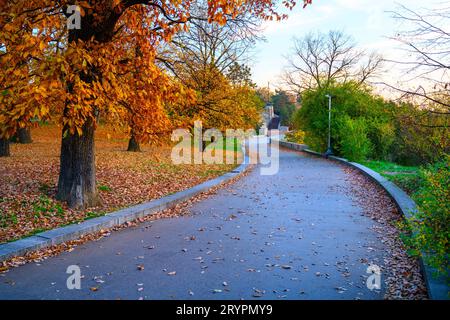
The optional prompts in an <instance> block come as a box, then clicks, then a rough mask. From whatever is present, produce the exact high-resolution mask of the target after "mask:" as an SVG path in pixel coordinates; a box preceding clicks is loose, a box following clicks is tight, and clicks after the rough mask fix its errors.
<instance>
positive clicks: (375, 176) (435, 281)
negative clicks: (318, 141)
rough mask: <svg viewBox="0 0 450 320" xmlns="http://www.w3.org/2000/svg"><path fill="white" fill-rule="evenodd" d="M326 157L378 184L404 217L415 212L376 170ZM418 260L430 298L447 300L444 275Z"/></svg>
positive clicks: (292, 145) (301, 146) (285, 144)
mask: <svg viewBox="0 0 450 320" xmlns="http://www.w3.org/2000/svg"><path fill="white" fill-rule="evenodd" d="M279 143H280V146H282V147H285V148H288V149H293V150H298V151H303V152H306V153H308V154H312V155H315V156H318V157H322V158H324V155H323V154H321V153H319V152H316V151H313V150H310V149H308V146H307V145H304V144H297V143H292V142H287V141H279ZM328 158H329V159H332V160H335V161H338V162H339V163H342V164H344V165H347V166H349V167H352V168H355V169H357V170H358V171H360V172H361V173H362V174H364V175H365V176H366V177H368V178H369V179H371V180H372V181H374V182H375V183H377V184H378V185H380V186H381V187H382V188H383V189H384V190H385V191H386V192H387V194H388V195H389V197H390V198H391V199H392V200H393V201H394V203H395V204H396V206H397V208H398V210H399V211H400V212H401V214H402V215H403V217H404V218H405V219H409V218H411V217H412V216H413V214H414V213H416V212H417V206H416V203H415V202H414V200H413V199H411V198H410V197H409V196H408V195H407V194H406V192H405V191H403V190H402V189H400V188H399V187H398V186H397V185H395V184H394V183H393V182H391V181H389V180H388V179H386V178H385V177H383V176H382V175H380V174H379V173H378V172H375V171H373V170H372V169H369V168H367V167H366V166H363V165H362V164H359V163H356V162H350V161H348V160H347V159H344V158H339V157H335V156H329V157H328ZM419 262H420V266H421V271H422V275H423V277H424V280H425V284H426V286H427V291H428V297H429V298H430V299H432V300H449V287H448V285H447V284H446V281H445V279H444V277H442V276H440V277H435V276H434V273H435V269H434V268H432V267H431V266H429V265H427V264H426V263H425V262H424V260H423V259H422V257H420V258H419Z"/></svg>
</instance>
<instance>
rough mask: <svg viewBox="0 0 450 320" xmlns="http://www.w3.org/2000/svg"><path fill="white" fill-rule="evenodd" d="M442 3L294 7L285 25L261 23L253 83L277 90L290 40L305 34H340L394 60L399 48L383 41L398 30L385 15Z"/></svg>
mask: <svg viewBox="0 0 450 320" xmlns="http://www.w3.org/2000/svg"><path fill="white" fill-rule="evenodd" d="M298 2H301V1H298ZM445 2H447V3H449V1H443V0H437V1H436V0H427V1H424V0H398V1H392V0H313V4H312V5H311V6H308V7H307V8H306V9H302V8H301V6H299V7H296V8H295V9H294V10H293V11H292V12H291V13H290V16H289V18H288V19H287V20H285V21H281V22H272V21H270V22H265V23H264V29H265V31H264V33H263V34H264V36H265V37H266V39H267V41H266V42H261V43H259V44H258V45H257V47H256V50H255V52H256V54H255V57H254V59H253V65H252V72H253V80H254V81H255V82H256V83H257V85H258V86H261V87H262V86H264V87H267V83H268V82H270V87H271V89H272V90H273V89H275V88H276V87H278V86H279V85H280V83H281V81H280V75H281V73H282V70H283V67H284V66H285V65H286V59H285V58H284V56H285V55H286V54H288V53H289V51H290V48H292V38H293V37H302V36H303V35H305V34H307V33H309V32H316V31H320V32H324V33H327V32H328V31H330V30H340V31H343V32H344V33H346V34H348V35H350V36H352V37H353V39H354V40H355V42H356V43H357V47H358V48H361V49H367V50H368V51H372V50H374V49H375V50H376V51H377V52H378V53H380V54H381V55H383V57H384V58H387V59H396V58H397V59H398V58H399V57H401V55H402V54H403V53H402V52H401V51H399V50H398V48H399V44H398V42H396V41H394V40H390V39H388V38H387V37H389V36H393V35H394V34H395V32H396V31H397V30H399V28H402V26H400V25H399V22H398V21H396V20H395V19H393V18H392V13H390V12H387V11H395V10H397V9H398V7H399V4H403V5H405V6H406V7H408V8H410V9H413V10H414V9H420V8H423V7H424V5H426V6H427V8H428V9H431V8H432V7H433V6H435V5H437V4H441V5H442V4H443V3H445ZM385 77H388V78H389V77H392V78H395V77H396V75H395V71H394V70H391V71H390V72H389V73H388V74H387V75H385Z"/></svg>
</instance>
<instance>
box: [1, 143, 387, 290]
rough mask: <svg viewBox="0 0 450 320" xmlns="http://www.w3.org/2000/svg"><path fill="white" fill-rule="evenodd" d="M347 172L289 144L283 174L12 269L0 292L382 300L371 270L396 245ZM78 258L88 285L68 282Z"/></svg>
mask: <svg viewBox="0 0 450 320" xmlns="http://www.w3.org/2000/svg"><path fill="white" fill-rule="evenodd" d="M347 178H348V177H347V176H346V173H345V172H344V170H343V168H342V167H341V166H340V165H338V164H336V163H333V162H330V161H326V160H323V159H318V158H312V157H310V156H308V155H305V154H302V153H298V152H292V151H286V150H283V149H281V150H280V171H279V173H278V174H276V175H274V176H261V175H260V172H259V169H258V167H256V168H255V169H254V170H253V171H252V172H251V173H250V174H249V175H247V176H246V177H243V178H242V179H241V180H239V181H237V182H236V183H234V184H233V185H231V186H229V187H227V188H225V189H221V190H219V191H218V192H217V194H216V195H212V196H210V197H208V198H207V199H205V200H202V201H200V202H198V203H196V204H194V205H193V207H192V208H191V212H192V215H190V216H184V217H180V218H173V219H164V220H157V221H151V222H145V223H142V224H140V225H138V226H137V227H132V228H127V229H123V230H120V231H117V232H113V233H112V234H111V235H110V236H109V237H105V238H102V239H100V240H98V241H93V242H88V243H86V244H83V245H81V246H79V247H77V248H76V249H75V250H74V251H72V252H66V253H62V254H60V255H59V256H56V257H51V258H49V259H48V260H45V261H43V262H41V263H39V264H36V263H29V264H26V265H24V266H21V267H19V268H14V269H11V270H10V271H9V272H7V273H4V274H2V275H0V299H142V298H143V299H261V298H262V299H382V298H383V293H384V292H383V288H382V290H374V291H371V290H369V289H368V288H367V287H366V277H367V276H368V274H367V273H366V271H367V267H368V265H369V264H370V263H373V264H377V265H380V266H381V265H382V262H383V256H384V255H385V254H386V250H385V248H384V246H383V244H382V242H381V240H380V239H378V238H377V235H376V233H375V232H374V231H373V230H372V227H373V226H374V225H376V222H375V221H373V220H371V219H370V218H368V217H367V216H365V215H364V214H363V208H361V207H360V206H359V205H358V204H357V202H355V201H354V199H352V197H351V195H350V193H349V191H350V182H349V181H348V180H347ZM150 248H152V249H150ZM69 265H79V266H80V268H81V272H82V275H83V279H82V281H81V289H80V290H76V289H75V290H68V289H67V287H66V279H67V277H68V276H69V275H68V274H66V269H67V267H68V266H69ZM137 266H143V267H144V268H142V267H140V268H138V267H137ZM139 269H141V270H139ZM93 287H95V288H98V289H97V290H96V291H92V289H91V288H93Z"/></svg>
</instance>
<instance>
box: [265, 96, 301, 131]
mask: <svg viewBox="0 0 450 320" xmlns="http://www.w3.org/2000/svg"><path fill="white" fill-rule="evenodd" d="M295 98H296V97H295V96H293V95H290V94H289V93H288V92H286V91H284V90H276V91H275V94H274V95H273V96H272V99H271V100H272V104H273V110H274V113H276V114H277V115H278V116H279V117H280V119H281V125H283V126H290V127H292V125H293V119H292V115H293V114H294V111H295V110H296V107H295V102H296V101H295V100H296V99H295Z"/></svg>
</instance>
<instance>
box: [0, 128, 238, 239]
mask: <svg viewBox="0 0 450 320" xmlns="http://www.w3.org/2000/svg"><path fill="white" fill-rule="evenodd" d="M32 137H33V143H32V144H29V145H21V144H12V145H11V155H12V156H11V157H7V158H0V243H2V242H7V241H12V240H15V239H19V238H22V237H24V236H28V235H31V234H34V233H37V232H40V231H43V230H48V229H53V228H56V227H59V226H64V225H67V224H71V223H75V222H79V221H83V220H86V219H90V218H94V217H96V216H100V215H104V214H106V213H108V212H112V211H115V210H117V209H119V208H124V207H128V206H132V205H136V204H139V203H143V202H146V201H150V200H153V199H157V198H160V197H163V196H165V195H168V194H172V193H175V192H178V191H181V190H184V189H187V188H190V187H192V186H194V185H196V184H199V183H201V182H204V181H206V180H209V179H212V178H214V177H217V176H219V175H221V174H223V173H225V172H227V171H229V170H231V169H233V168H234V167H235V166H236V164H208V165H207V164H202V165H195V164H182V165H175V164H173V163H172V161H171V151H172V146H170V145H165V146H143V148H142V149H143V152H138V153H135V152H126V151H125V150H126V146H127V141H128V138H127V136H126V135H125V134H122V133H120V132H117V131H116V132H115V131H113V130H111V129H110V128H108V127H104V126H99V128H98V129H97V132H96V138H95V148H96V150H95V153H96V170H97V172H96V175H97V186H98V190H99V196H100V198H101V200H102V205H101V206H98V207H93V208H87V209H86V210H72V209H69V208H68V207H67V206H66V205H65V203H61V202H59V201H57V200H56V199H55V194H56V187H57V180H58V173H59V151H60V137H61V132H60V128H59V127H57V126H52V125H48V126H44V127H41V128H37V129H34V130H32ZM226 152H229V151H226Z"/></svg>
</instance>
